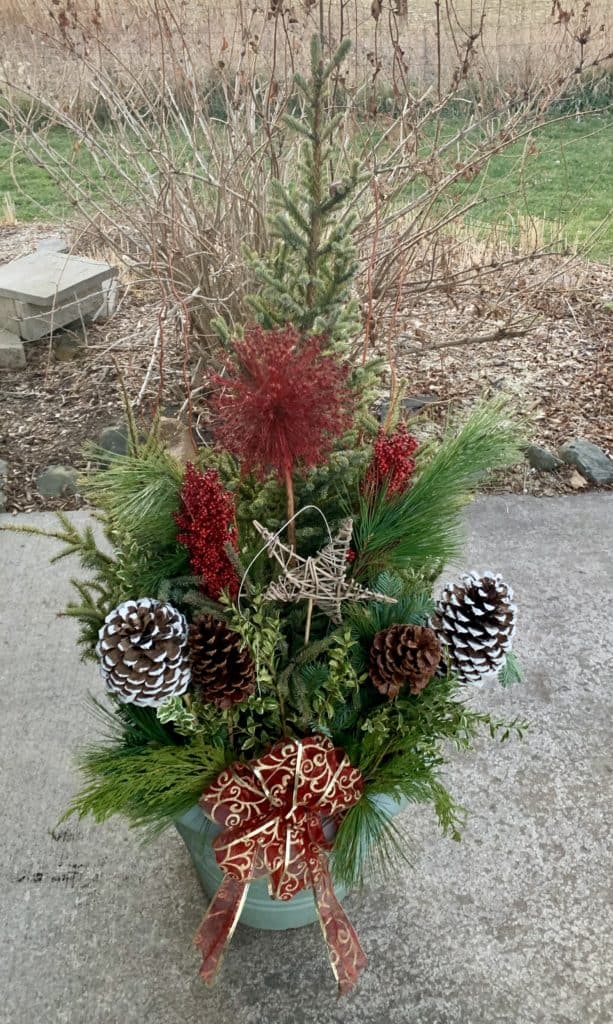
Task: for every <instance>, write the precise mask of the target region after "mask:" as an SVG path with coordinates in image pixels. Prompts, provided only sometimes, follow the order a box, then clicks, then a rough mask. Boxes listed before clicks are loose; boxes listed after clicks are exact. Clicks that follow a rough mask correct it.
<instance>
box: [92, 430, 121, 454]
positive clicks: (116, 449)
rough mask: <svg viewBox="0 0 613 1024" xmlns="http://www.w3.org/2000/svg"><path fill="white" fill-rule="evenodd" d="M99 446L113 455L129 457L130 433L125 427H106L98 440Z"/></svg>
mask: <svg viewBox="0 0 613 1024" xmlns="http://www.w3.org/2000/svg"><path fill="white" fill-rule="evenodd" d="M98 444H99V445H100V447H101V448H104V450H105V451H107V452H111V453H112V454H113V455H127V454H128V431H127V430H126V428H125V426H123V425H119V426H115V427H105V428H104V430H103V431H102V432H101V434H100V437H99V438H98Z"/></svg>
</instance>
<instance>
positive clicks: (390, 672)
mask: <svg viewBox="0 0 613 1024" xmlns="http://www.w3.org/2000/svg"><path fill="white" fill-rule="evenodd" d="M440 660H441V647H440V644H439V642H438V640H437V638H436V635H435V634H434V633H433V631H432V630H431V629H428V627H427V626H407V625H402V624H398V625H395V626H390V627H389V629H382V630H380V631H379V632H378V633H375V636H374V638H373V642H372V647H371V649H370V678H371V680H372V682H373V683H374V685H375V686H376V687H377V689H378V690H379V692H380V693H382V694H384V695H385V696H386V697H389V699H390V700H393V699H394V698H395V697H397V696H398V694H399V693H400V689H401V687H403V686H404V685H407V686H408V688H409V690H410V692H411V693H420V691H421V690H423V689H424V687H425V686H427V684H428V683H429V682H430V680H431V679H432V676H433V675H434V673H435V671H436V668H437V666H438V664H439V662H440Z"/></svg>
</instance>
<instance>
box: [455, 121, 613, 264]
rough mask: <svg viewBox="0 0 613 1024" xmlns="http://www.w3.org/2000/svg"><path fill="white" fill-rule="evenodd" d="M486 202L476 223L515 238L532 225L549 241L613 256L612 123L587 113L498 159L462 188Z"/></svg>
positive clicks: (594, 254) (556, 125)
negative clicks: (503, 229) (494, 225)
mask: <svg viewBox="0 0 613 1024" xmlns="http://www.w3.org/2000/svg"><path fill="white" fill-rule="evenodd" d="M530 143H533V145H530ZM465 188H466V193H467V196H472V195H475V196H476V195H481V196H482V197H483V199H484V202H483V205H481V206H479V207H478V209H477V210H476V211H475V213H474V216H473V219H474V220H476V221H483V222H486V223H488V224H491V223H497V224H500V225H501V226H503V227H504V225H505V223H506V224H507V225H508V231H509V233H510V235H511V236H516V235H518V234H519V233H520V232H521V231H522V230H523V231H524V233H525V232H526V229H527V227H528V225H529V222H530V221H532V222H533V223H535V224H536V229H537V231H540V230H541V229H542V231H543V234H544V236H545V241H549V240H552V239H554V238H560V239H561V240H562V241H565V242H566V243H567V244H568V245H569V246H570V247H571V248H574V247H575V246H576V245H577V244H579V245H585V246H589V253H590V255H591V256H592V257H593V258H594V259H598V260H603V261H605V262H609V261H610V260H611V258H612V257H613V117H611V115H608V116H603V115H599V114H590V115H585V116H582V117H581V118H579V119H577V118H573V119H571V120H567V121H560V122H557V123H554V124H550V125H548V126H547V127H546V128H543V129H541V131H539V132H538V133H536V134H535V135H534V136H533V138H532V139H531V140H530V141H529V142H528V143H525V142H522V143H518V144H516V145H515V146H511V147H510V148H509V149H508V150H506V151H505V152H504V153H501V154H500V155H499V156H497V157H495V158H494V159H493V160H492V161H491V162H490V165H489V167H488V169H487V171H486V172H485V173H484V174H482V175H480V176H479V178H477V179H475V181H473V182H471V183H470V184H469V185H468V186H465Z"/></svg>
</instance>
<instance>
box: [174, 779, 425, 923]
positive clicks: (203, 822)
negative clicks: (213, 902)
mask: <svg viewBox="0 0 613 1024" xmlns="http://www.w3.org/2000/svg"><path fill="white" fill-rule="evenodd" d="M373 802H374V803H376V804H377V806H378V807H380V808H381V810H384V811H386V813H387V814H389V815H390V817H391V816H392V815H394V814H398V812H399V811H401V810H402V809H403V808H404V807H405V806H406V802H405V801H396V800H394V799H392V797H389V796H376V797H373ZM175 826H176V828H177V831H178V833H179V835H180V836H181V838H182V839H183V842H184V843H185V845H186V846H187V849H188V850H189V853H190V856H191V858H192V861H193V862H194V867H195V868H196V871H197V873H198V878H199V879H200V884H201V885H202V888H203V889H204V891H205V893H206V895H207V896H209V897H210V898H212V897H213V896H214V895H215V893H216V892H217V889H218V888H219V886H220V884H221V882H222V881H223V872H222V871H221V869H220V868H219V867H218V866H217V861H216V860H215V853H214V851H213V847H212V845H211V844H212V842H213V839H214V838H215V836H216V835H217V833H218V832H219V831H220V829H219V826H218V825H215V824H214V823H213V822H212V821H210V820H209V819H208V818H207V817H206V815H205V814H204V812H203V811H202V810H201V809H200V807H199V806H198V805H197V804H196V806H194V807H191V808H190V810H189V811H186V812H185V814H182V815H181V817H180V818H177V819H176V820H175ZM346 891H347V890H346V889H345V888H344V886H336V887H335V892H336V895H337V897H338V899H339V900H342V899H343V897H344V896H345V894H346ZM315 921H317V910H316V909H315V900H314V899H313V893H312V891H311V890H310V889H303V890H302V891H301V892H298V893H296V895H295V896H293V897H292V899H291V900H287V901H284V900H273V899H272V898H271V897H270V896H269V895H268V879H267V878H256V879H255V881H253V882H252V883H251V885H250V886H249V892H248V894H247V899H246V900H245V905H244V907H243V910H242V913H241V916H240V923H241V924H246V925H247V926H248V927H249V928H264V929H267V930H268V931H285V929H287V928H302V926H303V925H306V924H313V923H314V922H315Z"/></svg>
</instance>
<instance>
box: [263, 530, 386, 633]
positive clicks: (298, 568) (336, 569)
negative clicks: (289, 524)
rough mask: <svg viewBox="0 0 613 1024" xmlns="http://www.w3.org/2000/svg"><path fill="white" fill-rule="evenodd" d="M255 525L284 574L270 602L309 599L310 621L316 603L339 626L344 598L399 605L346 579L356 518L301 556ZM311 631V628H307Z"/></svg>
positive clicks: (276, 582) (267, 596) (270, 589)
mask: <svg viewBox="0 0 613 1024" xmlns="http://www.w3.org/2000/svg"><path fill="white" fill-rule="evenodd" d="M253 525H254V526H255V528H256V530H257V531H258V533H259V534H260V536H261V537H262V538H263V539H264V540H265V541H266V550H267V552H268V556H269V558H275V559H276V560H277V562H278V563H279V565H280V566H281V568H282V569H283V573H282V575H281V576H280V577H279V578H278V579H277V580H273V582H272V583H269V585H268V587H267V589H266V591H265V593H264V597H265V599H266V600H267V601H289V602H292V603H293V602H296V601H308V602H309V623H310V610H311V608H312V606H313V604H316V605H317V607H318V608H321V610H322V611H323V612H325V613H326V615H329V616H330V618H331V619H332V621H333V622H334V623H336V624H337V625H338V624H339V623H341V622H342V621H343V617H342V612H341V605H342V602H343V601H384V602H385V603H386V604H396V599H395V598H394V597H388V596H387V594H379V593H377V591H375V590H368V589H367V588H366V587H363V586H362V585H361V584H360V583H357V582H356V581H355V580H348V579H347V549H348V547H349V543H350V541H351V534H352V531H353V520H352V519H344V520H343V522H342V523H341V525H340V527H339V529H338V532H337V533H336V536H335V537H333V538H332V540H331V541H330V543H328V544H326V546H325V547H324V548H322V549H321V551H320V552H318V554H317V555H314V556H309V557H308V558H302V557H301V556H300V555H297V554H296V553H295V551H293V550H292V548H289V547H288V546H287V545H286V544H283V543H282V541H280V540H279V537H278V536H277V535H276V534H274V533H271V532H270V530H267V529H266V527H265V526H262V524H261V523H258V522H257V521H254V523H253ZM307 633H308V628H307Z"/></svg>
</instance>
